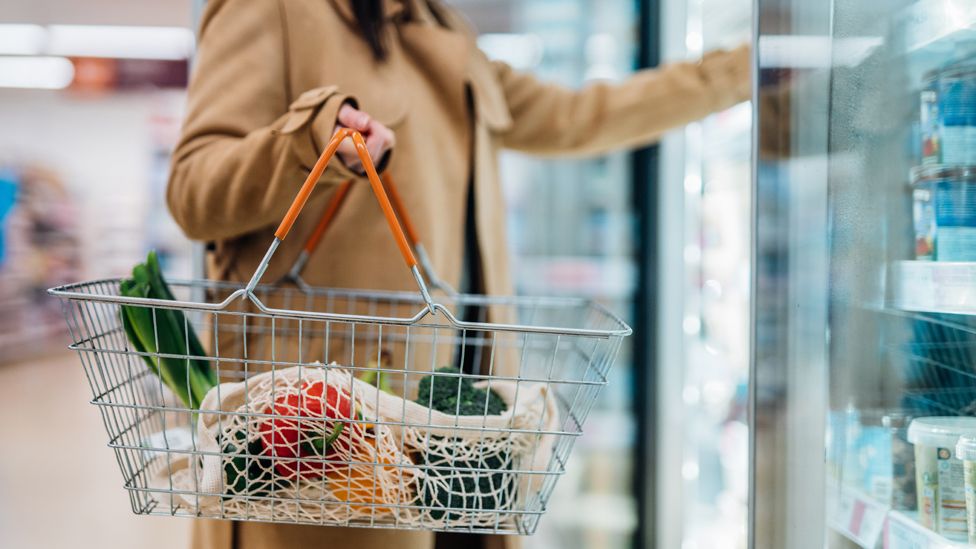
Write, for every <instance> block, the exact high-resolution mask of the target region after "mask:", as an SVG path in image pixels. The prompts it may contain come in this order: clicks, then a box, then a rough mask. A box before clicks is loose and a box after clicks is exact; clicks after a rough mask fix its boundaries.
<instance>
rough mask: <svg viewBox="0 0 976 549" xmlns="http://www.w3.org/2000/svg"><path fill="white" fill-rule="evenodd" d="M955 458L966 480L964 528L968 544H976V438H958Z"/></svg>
mask: <svg viewBox="0 0 976 549" xmlns="http://www.w3.org/2000/svg"><path fill="white" fill-rule="evenodd" d="M956 457H957V458H958V459H960V460H962V463H963V471H964V476H965V480H966V526H967V530H968V531H969V543H971V544H976V437H972V436H962V437H959V442H957V443H956Z"/></svg>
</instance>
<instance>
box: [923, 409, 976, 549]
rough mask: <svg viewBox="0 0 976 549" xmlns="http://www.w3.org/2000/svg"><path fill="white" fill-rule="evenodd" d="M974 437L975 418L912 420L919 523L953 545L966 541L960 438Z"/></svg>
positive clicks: (963, 479) (967, 537) (963, 476)
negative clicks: (959, 455)
mask: <svg viewBox="0 0 976 549" xmlns="http://www.w3.org/2000/svg"><path fill="white" fill-rule="evenodd" d="M963 435H965V436H972V437H976V417H923V418H918V419H914V420H912V423H911V425H910V426H909V427H908V442H911V443H912V444H914V445H915V485H916V497H917V499H918V520H919V522H920V523H921V524H922V526H925V527H926V528H928V529H930V530H933V531H935V532H937V533H939V534H941V535H942V536H944V537H946V538H948V539H950V540H952V541H963V542H965V541H968V540H969V529H968V527H967V525H966V489H965V473H964V467H963V462H962V460H960V459H958V458H956V443H957V442H958V441H959V437H961V436H963Z"/></svg>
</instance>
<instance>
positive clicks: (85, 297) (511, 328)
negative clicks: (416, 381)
mask: <svg viewBox="0 0 976 549" xmlns="http://www.w3.org/2000/svg"><path fill="white" fill-rule="evenodd" d="M122 280H123V277H108V278H100V279H94V280H87V281H82V282H74V283H69V284H63V285H60V286H55V287H53V288H49V289H48V290H47V292H48V294H49V295H52V296H55V297H59V298H61V299H62V300H70V301H82V302H101V303H114V304H119V305H143V306H148V307H155V308H162V309H178V310H189V311H201V312H225V313H228V314H237V315H245V316H256V317H268V318H270V317H275V318H293V319H308V320H320V321H334V322H343V323H363V324H389V325H400V326H415V325H420V324H421V322H422V321H423V320H424V319H426V318H427V317H430V316H433V315H432V314H431V313H430V311H429V310H428V309H427V307H426V305H425V301H424V299H423V297H422V296H421V295H420V293H418V292H408V291H391V290H362V289H354V288H325V287H307V288H298V287H295V288H291V287H287V286H281V285H276V284H261V285H258V286H257V287H255V288H254V290H253V291H248V290H247V289H246V288H245V287H244V284H243V283H234V282H226V281H218V280H209V279H173V280H170V281H169V284H170V285H172V286H177V287H187V288H190V289H198V290H228V291H231V294H230V295H228V296H227V298H225V299H224V300H223V301H221V302H219V303H210V302H206V301H186V300H174V301H170V300H165V299H155V298H136V297H124V296H119V295H106V294H97V293H92V292H90V291H86V290H87V289H90V288H92V287H95V286H97V285H104V284H112V285H118V284H119V283H121V281H122ZM282 290H297V291H302V292H307V293H310V294H312V295H326V294H328V295H331V296H341V297H346V298H379V299H384V298H385V299H391V300H398V301H403V302H408V303H410V302H413V303H416V304H417V306H418V312H417V313H416V314H414V315H413V316H410V317H383V316H373V315H356V314H344V313H324V312H316V311H304V310H300V309H278V308H272V307H268V306H266V305H265V304H264V303H263V302H262V301H261V300H260V298H259V297H258V296H257V294H259V293H262V292H274V291H282ZM446 297H447V299H448V300H449V301H450V302H454V303H457V304H464V305H485V306H492V305H508V306H512V305H515V306H517V305H536V306H547V307H585V308H587V309H590V310H592V311H593V312H596V313H598V314H599V315H601V316H602V317H603V318H604V319H606V320H608V321H610V323H611V324H612V325H613V327H611V328H608V329H593V328H567V327H559V326H546V325H530V324H507V323H499V322H481V321H463V320H460V319H458V318H457V317H456V316H455V315H454V313H453V312H452V311H451V310H450V309H448V308H447V307H446V306H444V305H443V304H442V303H441V300H436V301H435V304H434V309H435V311H439V312H441V313H442V314H443V316H444V318H445V319H446V320H447V323H446V324H445V325H444V327H454V328H458V329H462V330H474V331H486V332H514V333H538V334H551V335H566V336H580V337H588V338H600V339H610V338H623V337H626V336H629V335H631V334H632V333H633V329H632V328H631V327H630V326H629V325H628V324H627V323H626V322H625V321H624V320H623V319H622V318H620V316H618V315H617V314H615V313H614V312H612V311H610V309H608V308H607V307H606V306H604V305H603V304H601V303H598V302H596V301H595V300H593V299H590V298H583V297H564V296H550V297H532V296H486V295H479V294H457V295H448V296H446ZM441 299H443V298H441ZM239 300H249V301H250V302H251V303H253V304H254V305H255V306H256V307H257V309H258V312H244V311H231V310H228V309H229V307H230V306H231V305H232V304H234V303H235V302H237V301H239ZM426 326H427V327H429V326H430V324H427V325H426Z"/></svg>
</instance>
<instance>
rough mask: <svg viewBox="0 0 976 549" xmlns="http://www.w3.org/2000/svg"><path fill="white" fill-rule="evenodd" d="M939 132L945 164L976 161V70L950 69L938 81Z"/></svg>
mask: <svg viewBox="0 0 976 549" xmlns="http://www.w3.org/2000/svg"><path fill="white" fill-rule="evenodd" d="M937 85H938V102H939V111H938V118H939V119H940V120H939V122H940V123H939V131H940V133H941V143H940V145H941V150H940V153H941V158H940V161H941V162H942V163H943V164H973V163H976V69H974V67H972V66H960V67H954V68H950V69H946V70H945V71H943V72H942V73H941V74H940V75H939V80H938V84H937Z"/></svg>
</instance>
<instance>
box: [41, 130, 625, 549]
mask: <svg viewBox="0 0 976 549" xmlns="http://www.w3.org/2000/svg"><path fill="white" fill-rule="evenodd" d="M346 138H351V139H352V140H353V142H354V143H355V145H356V149H357V151H358V154H359V156H360V159H361V160H362V163H363V165H364V167H365V169H366V173H367V176H368V181H369V184H370V186H371V189H372V191H373V193H374V194H375V196H376V199H377V200H378V202H379V204H380V207H381V208H382V210H383V213H384V216H385V218H386V220H387V223H388V224H389V227H390V230H391V231H392V233H393V236H394V238H395V239H396V242H397V245H398V248H399V251H400V253H401V254H402V255H403V258H404V259H405V261H406V263H407V265H408V267H409V269H410V271H411V272H412V274H413V276H414V278H415V279H416V282H417V286H418V289H419V292H390V291H366V290H351V289H327V288H316V287H312V286H309V285H308V284H306V283H304V281H303V280H302V279H301V276H300V275H301V270H302V268H303V266H304V262H305V261H306V260H307V258H308V255H309V254H311V253H312V252H313V251H314V249H315V247H316V246H317V244H318V241H319V240H321V237H322V234H323V233H324V232H325V230H326V229H327V227H328V225H329V222H330V221H331V219H332V218H333V217H334V216H335V213H336V211H337V210H338V209H339V208H340V207H341V205H342V201H343V199H344V197H345V194H346V193H347V192H348V191H349V186H350V185H351V183H345V184H343V185H342V186H340V188H339V189H337V192H336V193H335V194H334V195H333V198H332V199H331V202H330V203H329V204H328V205H327V208H326V211H325V215H324V216H323V219H322V221H321V222H320V223H319V226H318V227H317V228H316V230H315V231H314V232H313V234H312V235H311V237H310V238H309V241H308V244H307V245H306V246H305V249H304V250H303V251H302V253H301V255H300V256H299V258H298V260H297V261H296V262H295V266H294V267H293V268H292V270H291V271H290V272H289V274H288V275H287V276H286V277H285V280H284V281H279V282H278V283H275V284H261V283H260V281H261V278H262V276H264V273H265V270H266V269H267V267H268V264H269V262H270V260H271V258H272V256H273V255H274V253H275V250H276V249H277V247H278V245H279V244H280V243H281V241H282V240H283V239H284V238H285V237H286V236H287V235H288V232H289V231H290V229H291V226H292V224H293V223H294V222H295V219H296V218H297V216H298V215H299V213H300V211H301V209H302V208H303V207H304V205H305V202H306V201H307V200H308V198H309V195H310V193H311V192H312V189H313V187H314V186H315V184H316V182H317V181H318V179H319V177H320V176H321V174H322V172H323V171H324V169H325V167H326V165H327V163H328V162H329V160H330V158H331V157H332V156H333V155H334V153H335V151H336V149H337V147H338V146H339V143H340V142H341V141H342V140H343V139H346ZM391 197H392V198H393V201H392V203H391V200H390V198H391ZM404 228H405V229H406V234H404ZM408 237H409V238H408ZM415 252H417V253H416V254H415ZM418 256H419V257H420V258H421V261H418V259H417V258H418ZM421 270H423V272H424V274H421ZM428 282H431V287H432V288H433V289H434V290H435V291H436V290H440V292H435V295H436V299H435V298H434V297H433V296H432V295H431V293H430V291H428ZM123 284H124V280H123V279H105V280H96V281H92V282H82V283H77V284H69V285H65V286H61V287H58V288H53V289H51V290H50V293H51V294H53V295H55V296H58V297H60V298H61V299H62V301H63V303H64V309H65V317H66V320H67V323H68V327H69V330H70V333H71V337H72V344H71V345H70V348H71V349H73V350H75V351H77V352H78V355H79V357H80V359H81V362H82V364H83V366H84V369H85V373H86V375H87V378H88V381H89V384H90V386H91V391H92V395H93V396H92V403H93V404H95V405H96V406H97V407H98V409H99V411H100V412H101V416H102V419H103V421H104V424H105V428H106V431H107V433H108V438H109V442H108V445H109V446H110V447H111V448H112V449H113V450H114V453H115V457H116V460H117V461H118V464H119V467H120V469H121V472H122V477H123V485H124V487H125V489H126V490H127V491H128V494H129V498H130V501H131V504H132V509H133V511H134V512H135V513H137V514H154V515H178V516H189V517H198V518H214V519H232V520H252V521H265V522H279V523H302V524H319V525H329V526H357V527H378V528H401V529H424V530H438V531H463V532H479V533H512V534H531V533H533V532H534V531H535V529H536V527H537V525H538V521H539V519H540V518H541V516H542V514H543V513H544V512H545V511H546V507H547V502H548V500H549V498H550V496H551V494H552V491H553V488H554V485H555V483H556V480H557V479H558V478H559V476H560V475H562V473H563V472H564V471H565V465H566V462H567V459H568V458H569V455H570V452H571V449H572V446H573V443H574V441H575V440H576V438H577V437H578V436H579V435H580V434H581V432H582V427H583V423H584V420H585V419H586V416H587V415H588V413H589V411H590V409H591V408H592V406H593V404H594V402H595V400H596V398H597V394H598V392H599V391H600V389H601V388H602V387H603V386H604V385H606V383H607V374H608V371H609V369H610V367H611V365H612V363H613V361H614V360H615V357H616V355H617V352H618V350H619V348H620V344H621V342H622V340H623V338H624V337H626V336H627V335H629V334H630V333H631V330H630V328H629V327H628V326H627V325H626V323H624V322H623V321H622V320H621V319H620V318H619V317H617V316H615V315H614V314H612V313H611V312H609V311H608V310H607V309H605V308H604V307H602V306H601V305H599V304H597V303H594V302H592V301H589V300H586V299H574V298H531V297H493V296H482V295H463V294H457V293H455V292H454V291H453V290H452V289H451V288H450V287H449V286H448V285H447V284H445V283H443V282H442V281H440V279H438V278H437V277H436V275H435V274H434V272H433V269H432V268H431V265H430V262H429V260H427V258H426V253H425V252H424V251H423V247H422V245H421V244H420V241H419V239H418V238H417V234H416V231H415V230H414V228H413V226H412V223H411V222H410V220H409V217H408V216H407V213H406V211H405V210H404V208H403V207H402V203H401V201H400V199H399V195H398V193H397V192H396V188H395V186H394V185H393V182H392V181H391V180H389V179H388V178H384V179H383V180H381V178H380V177H379V176H378V174H377V173H376V170H375V168H374V167H373V164H372V162H371V161H370V159H369V155H368V154H367V152H366V148H365V143H364V141H363V138H362V136H360V135H359V134H358V133H357V132H353V131H349V130H344V129H343V130H340V131H339V132H337V133H336V135H335V136H334V137H333V139H332V141H330V143H329V145H328V147H327V148H326V150H325V151H324V152H323V153H322V156H321V157H320V158H319V160H318V162H317V163H316V164H315V166H314V168H313V169H312V171H311V173H310V174H309V177H308V179H307V180H306V181H305V184H304V185H303V186H302V189H301V190H300V191H299V193H298V196H297V197H296V198H295V200H294V202H293V204H292V206H291V208H290V209H289V211H288V213H287V214H286V216H285V218H284V220H283V221H282V223H281V225H280V226H279V228H278V230H277V231H276V232H275V238H274V240H273V242H272V244H271V246H270V248H269V249H268V252H267V253H266V254H265V256H264V259H263V260H262V261H261V263H260V265H259V267H258V268H257V269H256V272H255V273H254V275H253V276H252V278H251V279H250V281H249V282H248V283H247V284H246V286H244V287H240V286H239V285H236V284H232V283H226V282H216V281H209V280H201V281H179V282H173V283H171V284H170V287H171V288H172V294H173V295H172V296H171V297H172V299H154V298H142V297H128V296H127V295H125V294H123V292H122V290H121V286H122V285H123ZM133 312H138V313H140V314H142V315H143V316H142V318H145V319H147V321H151V332H149V333H150V334H151V336H150V337H149V341H148V343H147V345H145V346H144V347H140V346H138V345H133V343H132V341H131V339H130V338H129V337H127V333H129V332H130V331H131V330H132V326H131V322H132V321H131V319H132V318H133V317H132V313H133ZM462 312H464V313H462ZM472 312H473V314H472ZM469 318H476V320H469ZM174 319H177V320H175V321H174ZM172 333H178V334H180V336H179V337H177V338H176V344H177V348H179V349H180V352H172V349H173V347H172V346H171V347H168V348H167V347H166V346H165V345H162V346H161V343H160V342H161V340H162V339H163V338H169V340H170V341H171V343H172V339H173V338H172ZM193 334H200V336H199V341H202V342H203V343H202V344H201V343H198V342H197V339H196V335H193ZM163 364H167V365H169V366H171V368H168V369H165V370H164V368H163V367H162V366H163ZM194 368H199V369H203V370H205V371H207V372H209V374H208V375H212V376H213V377H212V379H213V383H212V384H211V385H210V386H209V387H210V388H209V390H208V391H206V393H205V395H201V396H200V398H199V399H197V400H194V399H192V398H191V399H190V400H188V401H187V400H185V399H184V400H183V401H181V400H180V398H179V397H178V395H179V394H181V393H187V392H191V391H190V386H191V385H195V382H194V380H193V379H191V378H193V377H194V376H195V375H197V374H196V373H194V372H195V370H194ZM173 372H185V379H184V374H182V373H180V374H179V375H174V374H173ZM218 382H219V383H218ZM174 388H176V389H180V390H175V389H174ZM183 389H185V390H183Z"/></svg>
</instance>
